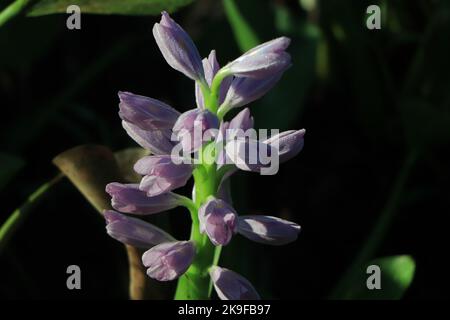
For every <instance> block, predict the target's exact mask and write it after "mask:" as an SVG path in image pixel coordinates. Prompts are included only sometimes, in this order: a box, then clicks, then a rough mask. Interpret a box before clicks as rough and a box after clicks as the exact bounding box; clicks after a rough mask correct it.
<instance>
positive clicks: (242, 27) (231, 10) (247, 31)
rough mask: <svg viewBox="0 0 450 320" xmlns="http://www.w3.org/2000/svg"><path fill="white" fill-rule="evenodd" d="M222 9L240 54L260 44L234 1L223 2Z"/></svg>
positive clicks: (225, 0) (226, 0)
mask: <svg viewBox="0 0 450 320" xmlns="http://www.w3.org/2000/svg"><path fill="white" fill-rule="evenodd" d="M223 7H224V9H225V13H226V15H227V18H228V21H229V22H230V25H231V28H232V29H233V33H234V36H235V38H236V41H237V43H238V45H239V48H240V49H241V51H242V52H245V51H248V50H250V49H251V48H253V47H256V46H257V45H258V44H260V43H261V42H260V40H259V39H258V36H257V35H256V33H255V31H254V30H253V29H252V28H251V27H250V25H249V24H248V23H247V21H246V20H245V18H244V17H243V16H242V15H241V13H240V12H239V9H238V7H237V6H236V4H235V2H234V0H224V1H223Z"/></svg>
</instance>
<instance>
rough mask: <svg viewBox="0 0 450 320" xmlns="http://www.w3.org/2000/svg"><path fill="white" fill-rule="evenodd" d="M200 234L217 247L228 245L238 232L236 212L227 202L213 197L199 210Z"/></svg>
mask: <svg viewBox="0 0 450 320" xmlns="http://www.w3.org/2000/svg"><path fill="white" fill-rule="evenodd" d="M198 217H199V220H200V232H201V233H205V232H206V234H207V235H208V237H209V239H210V240H211V242H212V243H213V244H214V245H216V246H219V245H222V246H224V245H227V244H228V243H229V242H230V240H231V237H232V236H233V234H234V233H235V232H236V227H237V225H236V219H237V214H236V211H234V209H233V208H232V207H231V206H230V205H229V204H228V203H226V202H225V201H223V200H220V199H216V198H214V197H211V198H210V199H209V200H208V201H207V202H206V203H204V204H203V205H202V206H201V207H200V208H199V210H198Z"/></svg>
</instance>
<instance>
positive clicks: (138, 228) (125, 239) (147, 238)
mask: <svg viewBox="0 0 450 320" xmlns="http://www.w3.org/2000/svg"><path fill="white" fill-rule="evenodd" d="M103 214H104V216H105V219H106V223H107V225H106V232H107V233H108V234H109V235H110V236H111V237H112V238H114V239H116V240H118V241H120V242H122V243H123V244H128V245H130V246H134V247H138V248H146V249H148V248H151V247H153V246H155V245H158V244H160V243H163V242H168V241H175V239H174V238H173V237H172V236H171V235H170V234H168V233H166V232H165V231H163V230H161V229H159V228H158V227H156V226H154V225H152V224H150V223H148V222H145V221H143V220H141V219H138V218H132V217H128V216H126V215H123V214H120V213H118V212H116V211H114V210H108V211H105V212H104V213H103Z"/></svg>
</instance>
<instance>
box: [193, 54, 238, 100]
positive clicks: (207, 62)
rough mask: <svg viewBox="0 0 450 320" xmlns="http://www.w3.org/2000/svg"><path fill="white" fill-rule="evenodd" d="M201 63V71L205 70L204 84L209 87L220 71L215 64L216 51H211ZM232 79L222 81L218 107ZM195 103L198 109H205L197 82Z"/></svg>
mask: <svg viewBox="0 0 450 320" xmlns="http://www.w3.org/2000/svg"><path fill="white" fill-rule="evenodd" d="M202 62H203V69H204V70H205V79H206V83H207V84H208V85H209V86H211V83H212V80H213V78H214V76H215V75H216V73H217V72H218V71H219V69H220V66H219V63H218V62H217V59H216V51H215V50H212V51H211V53H210V54H209V56H208V58H205V59H203V60H202ZM232 78H233V77H226V78H225V79H223V80H222V83H221V85H220V94H219V105H220V104H221V103H222V102H223V101H224V99H225V96H226V94H227V91H228V88H229V87H230V85H231V81H232ZM195 101H196V102H197V107H198V108H200V109H205V102H204V97H203V94H202V91H201V89H200V85H199V84H198V82H196V83H195Z"/></svg>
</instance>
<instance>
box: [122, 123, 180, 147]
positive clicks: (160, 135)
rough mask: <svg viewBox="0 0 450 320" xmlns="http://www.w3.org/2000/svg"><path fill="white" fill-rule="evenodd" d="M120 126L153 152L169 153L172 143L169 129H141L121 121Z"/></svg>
mask: <svg viewBox="0 0 450 320" xmlns="http://www.w3.org/2000/svg"><path fill="white" fill-rule="evenodd" d="M122 126H123V128H124V129H125V131H126V132H127V133H128V135H129V136H130V137H131V138H132V139H133V140H134V141H136V142H137V144H139V145H140V146H141V147H143V148H144V149H147V150H150V151H151V152H152V153H153V154H170V153H171V152H172V149H173V147H174V143H173V142H172V141H171V140H170V137H171V135H172V131H171V130H152V131H147V130H142V129H140V128H139V127H138V126H136V125H134V124H132V123H130V122H127V121H122Z"/></svg>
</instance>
